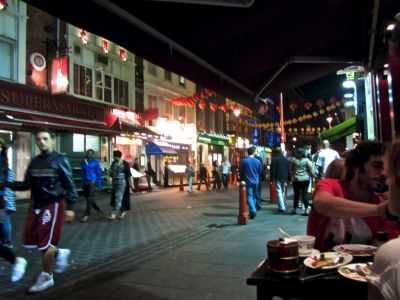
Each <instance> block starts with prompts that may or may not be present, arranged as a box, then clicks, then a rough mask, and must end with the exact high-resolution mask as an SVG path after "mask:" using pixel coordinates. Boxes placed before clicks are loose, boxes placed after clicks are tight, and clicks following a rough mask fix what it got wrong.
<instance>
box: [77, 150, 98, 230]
mask: <svg viewBox="0 0 400 300" xmlns="http://www.w3.org/2000/svg"><path fill="white" fill-rule="evenodd" d="M93 155H94V150H92V149H89V150H87V151H86V158H85V159H84V160H83V161H82V163H81V167H82V187H83V194H84V195H85V198H86V210H85V214H84V215H83V217H82V218H81V222H87V221H88V220H89V216H90V210H91V208H92V207H93V208H94V209H95V210H96V212H97V215H98V217H102V216H103V212H102V211H101V209H100V207H99V206H98V205H97V203H96V201H95V200H94V189H95V187H96V186H97V189H98V190H101V185H102V177H101V168H100V162H99V161H98V160H97V159H95V158H94V157H93Z"/></svg>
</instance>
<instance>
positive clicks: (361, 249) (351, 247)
mask: <svg viewBox="0 0 400 300" xmlns="http://www.w3.org/2000/svg"><path fill="white" fill-rule="evenodd" d="M333 250H334V251H336V252H342V253H348V254H351V255H353V256H373V255H375V252H376V251H377V250H378V248H377V247H375V246H371V245H362V244H344V245H337V246H335V247H334V248H333Z"/></svg>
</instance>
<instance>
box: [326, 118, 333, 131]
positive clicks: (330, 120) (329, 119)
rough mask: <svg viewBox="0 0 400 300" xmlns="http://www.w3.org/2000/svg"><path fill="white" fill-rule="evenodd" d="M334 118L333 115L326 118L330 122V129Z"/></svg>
mask: <svg viewBox="0 0 400 300" xmlns="http://www.w3.org/2000/svg"><path fill="white" fill-rule="evenodd" d="M332 120H333V118H332V117H331V116H329V117H327V118H326V121H328V124H329V129H331V128H332V125H331V123H332Z"/></svg>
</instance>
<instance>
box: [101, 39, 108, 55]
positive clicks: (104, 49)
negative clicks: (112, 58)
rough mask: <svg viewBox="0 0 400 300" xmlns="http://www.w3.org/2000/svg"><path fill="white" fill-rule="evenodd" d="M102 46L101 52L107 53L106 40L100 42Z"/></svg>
mask: <svg viewBox="0 0 400 300" xmlns="http://www.w3.org/2000/svg"><path fill="white" fill-rule="evenodd" d="M102 44H103V52H104V53H108V42H107V41H106V40H102Z"/></svg>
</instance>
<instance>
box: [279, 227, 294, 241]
mask: <svg viewBox="0 0 400 300" xmlns="http://www.w3.org/2000/svg"><path fill="white" fill-rule="evenodd" d="M276 230H278V231H280V232H281V233H283V234H284V235H286V236H287V237H289V238H291V237H292V236H291V235H290V234H288V233H286V232H285V231H283V229H282V228H281V227H280V226H276Z"/></svg>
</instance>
